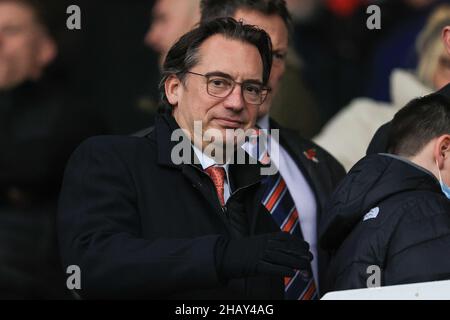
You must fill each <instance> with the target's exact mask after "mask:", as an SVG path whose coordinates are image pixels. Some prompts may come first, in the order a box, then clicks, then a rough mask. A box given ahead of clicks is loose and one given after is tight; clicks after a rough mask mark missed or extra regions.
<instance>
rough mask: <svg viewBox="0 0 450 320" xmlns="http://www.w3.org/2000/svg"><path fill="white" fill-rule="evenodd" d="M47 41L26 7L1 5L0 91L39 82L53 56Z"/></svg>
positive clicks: (46, 37)
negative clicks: (33, 81)
mask: <svg viewBox="0 0 450 320" xmlns="http://www.w3.org/2000/svg"><path fill="white" fill-rule="evenodd" d="M50 41H51V40H50V39H49V38H48V36H47V35H46V34H45V31H44V30H43V28H42V26H41V25H40V24H39V23H38V22H37V21H36V19H35V17H34V15H33V12H32V10H31V9H30V8H29V7H27V6H25V5H22V4H18V3H14V2H0V89H11V88H14V87H15V86H17V85H19V84H21V83H22V82H24V81H26V80H30V79H31V80H35V79H38V78H39V77H40V75H41V72H42V70H43V68H44V67H45V66H46V65H47V64H48V63H49V62H50V60H51V59H53V56H54V54H55V53H54V52H53V51H52V52H50V51H51V50H53V49H50V47H51V45H50Z"/></svg>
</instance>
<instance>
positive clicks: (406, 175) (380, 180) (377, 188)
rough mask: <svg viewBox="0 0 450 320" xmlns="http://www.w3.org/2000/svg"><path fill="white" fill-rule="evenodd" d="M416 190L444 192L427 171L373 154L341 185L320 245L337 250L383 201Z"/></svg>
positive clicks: (323, 224) (328, 212)
mask: <svg viewBox="0 0 450 320" xmlns="http://www.w3.org/2000/svg"><path fill="white" fill-rule="evenodd" d="M417 190H432V191H435V192H441V189H440V185H439V182H438V180H437V179H436V178H435V177H434V176H433V175H432V174H431V173H430V172H428V171H427V170H425V169H422V168H420V167H419V166H417V165H415V164H412V163H409V162H408V161H407V160H400V159H399V158H397V157H395V156H391V155H384V154H373V155H370V156H367V157H365V158H363V159H362V160H361V161H359V162H358V163H357V164H356V165H355V166H354V167H353V168H352V169H351V170H350V172H349V173H348V175H347V176H346V177H345V178H344V180H343V181H342V182H341V183H340V184H339V186H338V187H337V189H336V190H335V192H334V193H333V196H332V198H331V200H330V202H329V205H328V207H327V210H325V214H324V216H323V217H322V221H321V229H320V235H321V236H320V243H321V246H322V247H323V248H324V249H325V250H327V251H333V250H335V249H337V248H338V247H339V246H340V245H341V243H342V242H343V241H344V240H345V238H346V237H347V236H348V235H349V233H350V232H351V231H352V230H353V229H354V227H355V225H356V224H357V223H358V222H359V221H361V219H363V217H364V216H365V215H366V214H367V213H368V212H369V211H370V210H371V209H372V208H374V207H376V206H378V204H379V203H380V202H382V201H383V200H385V199H387V198H389V197H391V196H394V195H396V194H398V193H403V192H407V191H417Z"/></svg>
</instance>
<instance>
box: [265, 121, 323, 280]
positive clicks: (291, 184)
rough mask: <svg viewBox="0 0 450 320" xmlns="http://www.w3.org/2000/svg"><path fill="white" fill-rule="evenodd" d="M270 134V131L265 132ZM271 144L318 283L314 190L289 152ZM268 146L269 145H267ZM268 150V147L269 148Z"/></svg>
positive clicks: (273, 141)
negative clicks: (311, 259) (295, 210)
mask: <svg viewBox="0 0 450 320" xmlns="http://www.w3.org/2000/svg"><path fill="white" fill-rule="evenodd" d="M257 124H258V126H259V127H260V128H261V129H266V130H269V129H270V128H269V116H268V115H267V116H265V117H263V118H261V119H260V120H259V121H258V123H257ZM267 133H268V134H270V131H268V132H267ZM270 143H271V146H272V148H273V146H274V144H277V145H278V147H279V149H278V150H279V157H273V158H272V157H271V161H273V164H274V165H275V166H276V167H277V168H278V170H279V172H280V175H281V176H282V177H283V179H284V181H285V182H286V186H287V188H288V190H289V192H290V193H291V196H292V198H293V200H294V203H295V206H296V208H297V211H298V215H299V221H300V227H301V229H302V233H303V237H304V238H305V241H306V242H308V243H309V245H310V251H311V253H312V254H313V255H314V260H313V261H312V263H311V267H312V271H313V274H314V279H315V280H316V284H317V286H318V285H319V282H318V280H319V273H318V270H319V269H318V268H319V267H318V261H317V260H318V258H317V203H316V198H315V196H314V192H313V190H312V189H311V187H310V185H309V183H308V181H307V180H306V178H305V177H304V175H303V173H302V172H301V171H300V170H299V168H298V166H297V164H296V163H295V161H294V160H293V159H292V158H291V156H290V155H289V153H288V152H287V151H286V150H285V149H284V148H283V146H281V145H280V144H279V141H276V139H273V138H272V139H271V142H270ZM269 147H270V146H269ZM269 150H270V148H269Z"/></svg>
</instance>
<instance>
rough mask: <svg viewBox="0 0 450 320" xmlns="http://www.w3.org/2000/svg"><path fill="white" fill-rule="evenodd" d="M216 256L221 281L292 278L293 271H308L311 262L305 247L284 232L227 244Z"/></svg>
mask: <svg viewBox="0 0 450 320" xmlns="http://www.w3.org/2000/svg"><path fill="white" fill-rule="evenodd" d="M216 253H217V255H218V256H216V258H217V260H216V262H217V264H218V265H217V267H218V272H219V276H220V277H221V278H222V279H233V278H243V277H248V276H258V275H277V276H286V277H292V276H294V274H295V270H309V268H310V263H311V260H312V258H313V256H312V254H311V253H310V252H309V245H308V243H307V242H306V241H304V240H302V239H300V238H299V237H297V236H294V235H291V234H290V233H287V232H276V233H270V234H263V235H258V236H253V237H248V238H242V239H237V240H228V242H226V243H223V244H222V249H221V248H220V247H219V248H218V250H217V251H216Z"/></svg>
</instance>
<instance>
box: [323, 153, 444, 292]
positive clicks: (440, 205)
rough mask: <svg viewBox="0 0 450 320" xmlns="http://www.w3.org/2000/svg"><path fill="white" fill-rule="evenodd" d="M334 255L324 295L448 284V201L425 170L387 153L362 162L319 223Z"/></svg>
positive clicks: (325, 242)
mask: <svg viewBox="0 0 450 320" xmlns="http://www.w3.org/2000/svg"><path fill="white" fill-rule="evenodd" d="M320 234H321V238H320V243H321V246H322V247H323V248H324V249H325V250H327V251H328V252H329V253H330V254H331V255H332V261H331V263H330V267H329V270H328V274H327V280H326V283H325V288H324V289H325V291H335V290H346V289H356V288H366V287H367V283H368V280H369V282H370V283H372V282H371V279H373V278H371V279H369V277H370V276H371V275H372V274H373V269H370V268H369V267H370V266H378V267H379V268H380V270H381V273H380V274H381V277H380V279H381V285H382V286H387V285H396V284H405V283H414V282H424V281H434V280H447V279H450V200H448V199H447V198H446V197H445V195H444V194H443V193H442V191H441V188H440V185H439V182H438V180H437V179H436V178H435V177H434V176H433V175H431V173H429V172H428V171H426V170H424V169H421V168H420V167H418V166H416V165H414V164H412V163H410V162H408V161H406V160H402V159H399V158H395V157H394V156H390V155H382V154H376V155H371V156H368V157H366V158H364V159H362V160H361V161H360V162H359V163H357V164H356V165H355V166H354V167H353V169H352V170H351V171H350V172H349V174H348V175H347V177H346V178H345V179H344V180H343V181H342V182H341V184H340V185H339V186H338V188H337V190H336V191H335V193H334V195H333V197H332V200H331V202H330V205H329V209H328V210H327V212H326V214H325V215H324V216H323V220H322V224H321V232H320Z"/></svg>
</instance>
